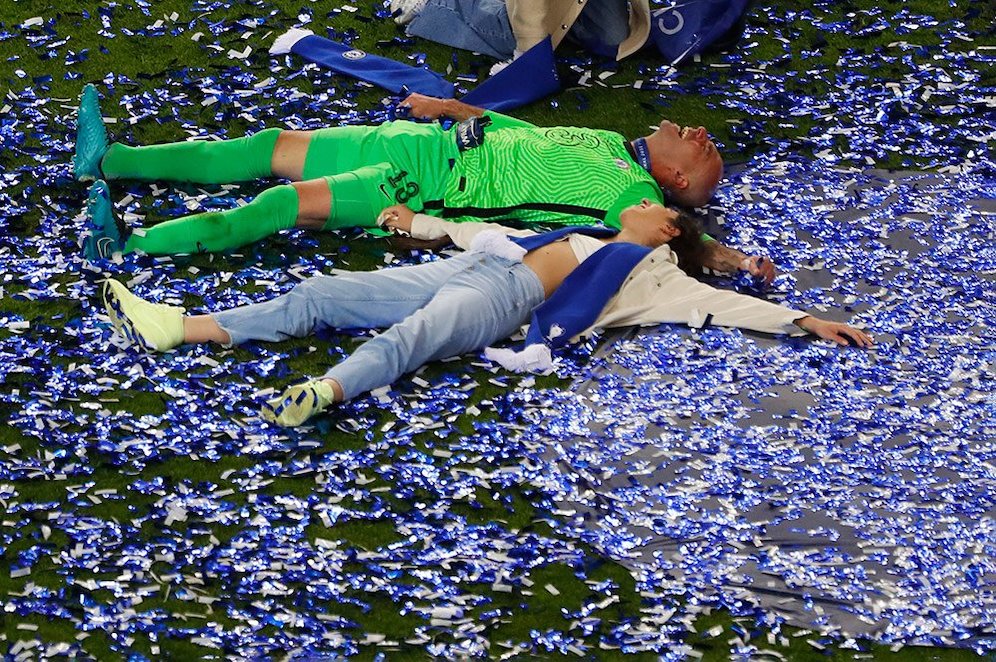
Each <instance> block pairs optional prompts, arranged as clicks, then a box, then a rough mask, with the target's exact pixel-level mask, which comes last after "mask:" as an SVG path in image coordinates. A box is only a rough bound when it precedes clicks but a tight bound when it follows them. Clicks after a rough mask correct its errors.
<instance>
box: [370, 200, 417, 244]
mask: <svg viewBox="0 0 996 662" xmlns="http://www.w3.org/2000/svg"><path fill="white" fill-rule="evenodd" d="M413 218H415V212H413V211H412V210H411V209H409V208H408V207H406V206H405V205H392V206H390V207H387V208H386V209H384V211H382V212H381V213H380V216H378V217H377V225H378V226H379V227H382V228H385V229H387V230H390V231H391V232H393V233H395V234H400V235H402V236H405V237H410V236H411V234H412V219H413Z"/></svg>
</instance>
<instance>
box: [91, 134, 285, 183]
mask: <svg viewBox="0 0 996 662" xmlns="http://www.w3.org/2000/svg"><path fill="white" fill-rule="evenodd" d="M280 131H281V130H280V129H276V128H274V129H266V130H265V131H260V132H259V133H256V134H253V135H251V136H246V137H244V138H236V139H234V140H194V141H188V142H178V143H167V144H165V145H147V146H144V147H129V146H127V145H122V144H121V143H114V144H113V145H111V146H110V148H108V150H107V153H106V154H105V155H104V159H103V161H101V163H100V169H101V172H103V174H104V177H105V178H106V179H142V180H147V181H149V180H165V181H174V182H194V183H196V184H229V183H232V182H243V181H248V180H251V179H259V178H260V177H269V176H270V175H272V174H273V173H272V171H271V169H270V163H271V161H272V159H273V148H274V146H276V144H277V137H278V136H279V135H280Z"/></svg>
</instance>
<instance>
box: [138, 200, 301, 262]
mask: <svg viewBox="0 0 996 662" xmlns="http://www.w3.org/2000/svg"><path fill="white" fill-rule="evenodd" d="M297 206H298V199H297V191H296V190H295V189H294V187H293V186H291V185H290V184H283V185H281V186H275V187H273V188H269V189H266V190H265V191H263V192H262V193H260V194H259V195H258V196H256V199H255V200H253V201H252V202H250V203H249V204H248V205H245V206H244V207H236V208H235V209H228V210H225V211H212V212H207V213H205V214H195V215H194V216H186V217H184V218H178V219H176V220H174V221H166V222H165V223H160V224H158V225H155V226H153V227H151V228H147V229H139V230H135V231H134V232H132V234H131V236H130V237H128V241H127V242H125V247H124V251H123V252H125V253H130V252H132V251H136V250H140V251H143V252H145V253H148V254H149V255H173V254H176V253H202V252H209V253H215V252H218V251H224V250H228V249H229V248H237V247H239V246H244V245H245V244H251V243H252V242H254V241H259V240H260V239H262V238H263V237H266V236H269V235H271V234H274V233H275V232H277V231H279V230H285V229H287V228H292V227H294V224H295V223H296V222H297Z"/></svg>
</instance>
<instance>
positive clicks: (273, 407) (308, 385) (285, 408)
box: [262, 379, 335, 427]
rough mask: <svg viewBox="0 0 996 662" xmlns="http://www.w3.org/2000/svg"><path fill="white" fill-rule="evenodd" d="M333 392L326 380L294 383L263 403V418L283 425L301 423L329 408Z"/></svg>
mask: <svg viewBox="0 0 996 662" xmlns="http://www.w3.org/2000/svg"><path fill="white" fill-rule="evenodd" d="M334 401H335V393H333V391H332V387H331V386H329V384H328V382H324V381H322V380H320V379H313V380H311V381H310V382H305V383H303V384H295V385H294V386H291V387H289V388H288V389H287V390H285V391H284V392H283V393H281V394H280V395H279V396H277V397H276V398H273V399H272V400H267V401H266V404H264V405H263V410H262V414H263V418H264V419H266V420H267V421H269V422H271V423H276V424H277V425H282V426H284V427H294V426H296V425H301V424H302V423H304V422H305V421H306V420H308V419H309V418H311V417H312V416H314V415H315V414H318V413H321V412H323V411H325V410H326V409H328V408H329V406H330V405H331V404H332V403H333V402H334Z"/></svg>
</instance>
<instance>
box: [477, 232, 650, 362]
mask: <svg viewBox="0 0 996 662" xmlns="http://www.w3.org/2000/svg"><path fill="white" fill-rule="evenodd" d="M574 232H577V233H580V234H585V235H588V236H590V237H613V236H615V235H616V234H618V231H617V230H613V229H611V228H605V227H569V228H562V229H560V230H554V231H553V232H546V233H544V234H538V235H532V236H529V237H509V239H511V240H512V241H513V242H515V243H516V244H518V245H519V246H521V247H522V248H524V249H526V250H527V251H531V250H535V249H537V248H540V247H541V246H546V245H547V244H550V243H552V242H554V241H557V240H558V239H560V238H562V237H564V236H566V235H568V234H571V233H574ZM650 252H651V249H649V248H647V247H646V246H640V245H637V244H631V243H626V242H617V243H610V244H606V245H605V247H604V248H600V249H599V250H597V251H595V253H593V254H592V255H591V256H590V257H588V258H587V259H586V260H585V261H584V262H582V263H581V264H579V265H578V266H577V268H576V269H574V271H572V272H571V273H570V274H569V275H568V276H567V278H565V279H564V282H563V283H561V284H560V287H558V288H557V289H556V291H554V293H553V294H551V295H550V298H549V299H547V300H546V301H544V302H543V303H541V304H540V305H539V306H537V307H536V308H535V309H534V310H533V314H532V320H531V322H530V324H529V331H528V332H527V333H526V342H525V347H524V348H523V349H522V350H521V351H519V352H515V351H512V350H507V349H495V348H491V347H489V348H488V349H487V350H486V352H485V353H486V355H487V356H488V358H490V359H492V360H494V361H497V362H498V363H500V364H501V365H502V366H504V367H505V368H508V369H510V370H515V371H522V370H530V369H549V368H550V367H551V366H552V358H551V355H550V353H549V350H550V349H559V348H560V347H563V346H564V345H566V344H567V343H568V342H569V341H570V339H571V338H573V337H574V336H576V335H578V334H579V333H581V332H582V331H584V330H585V329H587V328H589V327H591V325H593V324H594V323H595V321H596V320H597V319H598V316H599V314H601V312H602V310H603V309H604V308H605V306H606V304H607V303H608V302H609V299H611V298H612V297H613V296H615V294H616V293H617V292H618V291H619V288H620V287H622V284H623V283H624V282H625V281H626V278H627V277H628V276H629V274H630V272H631V271H633V269H634V268H635V267H636V265H637V264H638V263H639V262H640V261H641V260H643V258H645V257H646V256H647V255H649V254H650ZM543 345H545V346H546V348H549V349H545V348H544V347H543ZM527 357H533V358H527ZM535 358H538V361H536V360H534V359H535Z"/></svg>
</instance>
